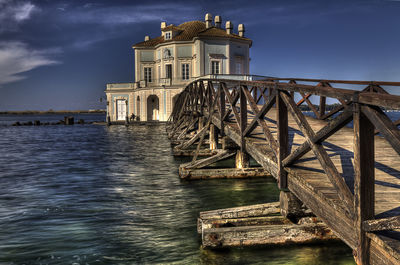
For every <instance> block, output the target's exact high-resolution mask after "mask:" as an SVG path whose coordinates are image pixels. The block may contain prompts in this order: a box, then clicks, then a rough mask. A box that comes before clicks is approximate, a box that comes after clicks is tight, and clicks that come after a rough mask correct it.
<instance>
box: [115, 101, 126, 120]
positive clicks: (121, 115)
mask: <svg viewBox="0 0 400 265" xmlns="http://www.w3.org/2000/svg"><path fill="white" fill-rule="evenodd" d="M125 102H126V100H125V99H118V100H117V120H118V121H124V120H125V117H126V103H125Z"/></svg>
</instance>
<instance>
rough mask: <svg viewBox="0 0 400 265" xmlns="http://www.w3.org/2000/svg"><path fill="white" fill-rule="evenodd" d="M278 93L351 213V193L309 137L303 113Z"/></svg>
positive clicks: (326, 156) (282, 94)
mask: <svg viewBox="0 0 400 265" xmlns="http://www.w3.org/2000/svg"><path fill="white" fill-rule="evenodd" d="M280 95H281V96H282V99H283V100H284V102H285V103H286V105H287V106H288V109H289V111H290V113H291V114H292V116H293V118H294V119H295V120H296V122H297V125H298V126H299V128H300V130H301V131H302V132H303V134H304V136H305V137H306V139H307V141H308V142H309V144H310V146H311V149H312V151H313V152H314V154H315V156H316V157H317V158H318V161H319V162H320V164H321V166H322V168H323V169H324V171H325V173H326V175H327V176H328V178H329V180H330V181H331V182H332V184H333V185H334V187H335V188H336V190H337V191H338V194H339V196H340V198H341V199H342V200H343V203H344V204H345V206H346V208H347V209H348V212H349V214H353V195H352V193H351V191H350V189H349V187H348V186H347V184H346V183H345V182H344V180H343V178H342V176H341V175H340V174H339V172H338V171H337V169H336V167H335V165H334V164H333V162H332V161H331V159H330V158H329V156H328V154H327V152H326V150H325V149H324V147H323V146H322V145H321V144H318V143H313V142H312V140H311V139H313V138H315V134H314V131H313V130H312V128H311V127H310V125H309V123H308V122H307V120H306V118H305V117H304V115H303V114H302V113H301V111H300V110H299V109H298V107H297V106H296V103H295V102H294V101H293V99H291V98H290V97H289V96H288V95H286V94H285V93H281V94H280Z"/></svg>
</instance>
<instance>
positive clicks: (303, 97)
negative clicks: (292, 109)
mask: <svg viewBox="0 0 400 265" xmlns="http://www.w3.org/2000/svg"><path fill="white" fill-rule="evenodd" d="M300 95H301V96H302V99H300V100H299V101H298V102H297V103H296V105H297V106H300V105H301V104H303V103H304V102H305V101H306V100H307V99H308V98H309V97H311V96H312V94H307V95H306V94H304V93H303V92H301V93H300ZM303 95H304V96H303Z"/></svg>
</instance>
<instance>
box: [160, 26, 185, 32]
mask: <svg viewBox="0 0 400 265" xmlns="http://www.w3.org/2000/svg"><path fill="white" fill-rule="evenodd" d="M169 30H174V31H180V30H181V29H180V28H178V27H177V26H175V25H169V26H166V27H165V28H163V29H162V30H161V31H169Z"/></svg>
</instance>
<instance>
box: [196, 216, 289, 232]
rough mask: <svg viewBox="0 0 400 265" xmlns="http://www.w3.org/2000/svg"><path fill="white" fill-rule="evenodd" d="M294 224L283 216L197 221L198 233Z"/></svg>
mask: <svg viewBox="0 0 400 265" xmlns="http://www.w3.org/2000/svg"><path fill="white" fill-rule="evenodd" d="M282 224H293V223H292V222H291V221H290V220H289V219H287V218H285V217H283V216H281V215H273V216H257V217H242V218H220V219H201V218H198V219H197V233H198V234H201V232H202V230H204V229H210V228H221V227H232V226H255V225H282Z"/></svg>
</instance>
